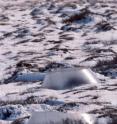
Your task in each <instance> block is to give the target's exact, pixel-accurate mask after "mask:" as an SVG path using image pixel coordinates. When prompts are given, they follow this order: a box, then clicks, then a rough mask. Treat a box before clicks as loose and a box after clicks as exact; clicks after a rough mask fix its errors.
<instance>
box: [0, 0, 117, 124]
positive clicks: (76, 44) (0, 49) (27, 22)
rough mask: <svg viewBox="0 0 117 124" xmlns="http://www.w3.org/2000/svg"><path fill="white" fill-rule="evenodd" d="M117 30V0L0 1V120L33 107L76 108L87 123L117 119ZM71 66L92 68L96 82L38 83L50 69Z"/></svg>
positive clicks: (44, 108)
mask: <svg viewBox="0 0 117 124" xmlns="http://www.w3.org/2000/svg"><path fill="white" fill-rule="evenodd" d="M79 15H80V16H79ZM116 29H117V1H116V0H105V1H103V0H97V1H94V0H86V1H85V0H73V1H72V2H71V0H63V1H61V0H60V1H58V0H55V1H48V0H47V1H46V0H41V1H38V0H29V1H27V0H0V84H1V85H0V120H1V121H2V123H7V122H8V121H14V120H15V119H17V118H20V117H21V118H22V117H25V116H30V115H31V113H32V112H33V111H35V110H38V111H61V112H69V111H72V112H79V113H80V114H81V113H84V114H83V115H82V116H83V118H86V120H87V122H89V120H90V118H93V117H94V118H95V121H97V122H95V121H94V123H96V124H97V123H99V124H108V123H109V124H111V123H116V122H117V30H116ZM74 67H75V68H79V67H83V68H91V70H92V71H93V73H94V74H95V77H96V78H98V80H99V82H100V83H99V84H98V85H97V84H96V85H95V84H86V85H82V86H75V87H69V88H67V89H60V90H52V89H47V88H45V87H42V85H43V80H44V78H45V75H46V74H48V75H49V74H50V75H51V73H49V72H54V71H55V70H57V69H63V68H74ZM84 73H86V74H88V75H89V77H90V74H89V73H87V71H86V70H85V71H84ZM32 74H33V76H32ZM38 74H39V75H38ZM40 74H41V75H40ZM63 77H64V75H63ZM58 78H59V76H57V82H60V79H58ZM60 78H61V76H60ZM27 79H28V80H27ZM54 79H55V78H54ZM61 79H62V78H61ZM63 80H64V79H62V80H61V81H63ZM91 80H92V79H91ZM54 82H55V81H54ZM94 82H95V81H94ZM0 123H1V122H0Z"/></svg>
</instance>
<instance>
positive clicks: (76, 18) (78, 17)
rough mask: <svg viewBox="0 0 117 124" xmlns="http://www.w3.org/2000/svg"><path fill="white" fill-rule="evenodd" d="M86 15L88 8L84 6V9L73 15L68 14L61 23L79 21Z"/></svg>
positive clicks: (87, 14) (85, 17)
mask: <svg viewBox="0 0 117 124" xmlns="http://www.w3.org/2000/svg"><path fill="white" fill-rule="evenodd" d="M88 16H89V10H88V9H87V8H85V9H82V10H81V11H80V13H78V14H74V15H72V16H70V17H69V18H67V19H64V20H63V23H68V24H69V23H73V22H76V21H81V20H83V19H87V17H88Z"/></svg>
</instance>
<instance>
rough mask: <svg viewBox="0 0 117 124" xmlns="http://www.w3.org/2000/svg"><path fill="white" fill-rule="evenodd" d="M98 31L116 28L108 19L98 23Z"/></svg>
mask: <svg viewBox="0 0 117 124" xmlns="http://www.w3.org/2000/svg"><path fill="white" fill-rule="evenodd" d="M96 27H97V30H96V31H97V32H99V31H109V30H112V29H113V30H115V28H114V27H113V26H112V25H111V24H110V23H109V22H107V21H101V22H99V23H97V24H96Z"/></svg>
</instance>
